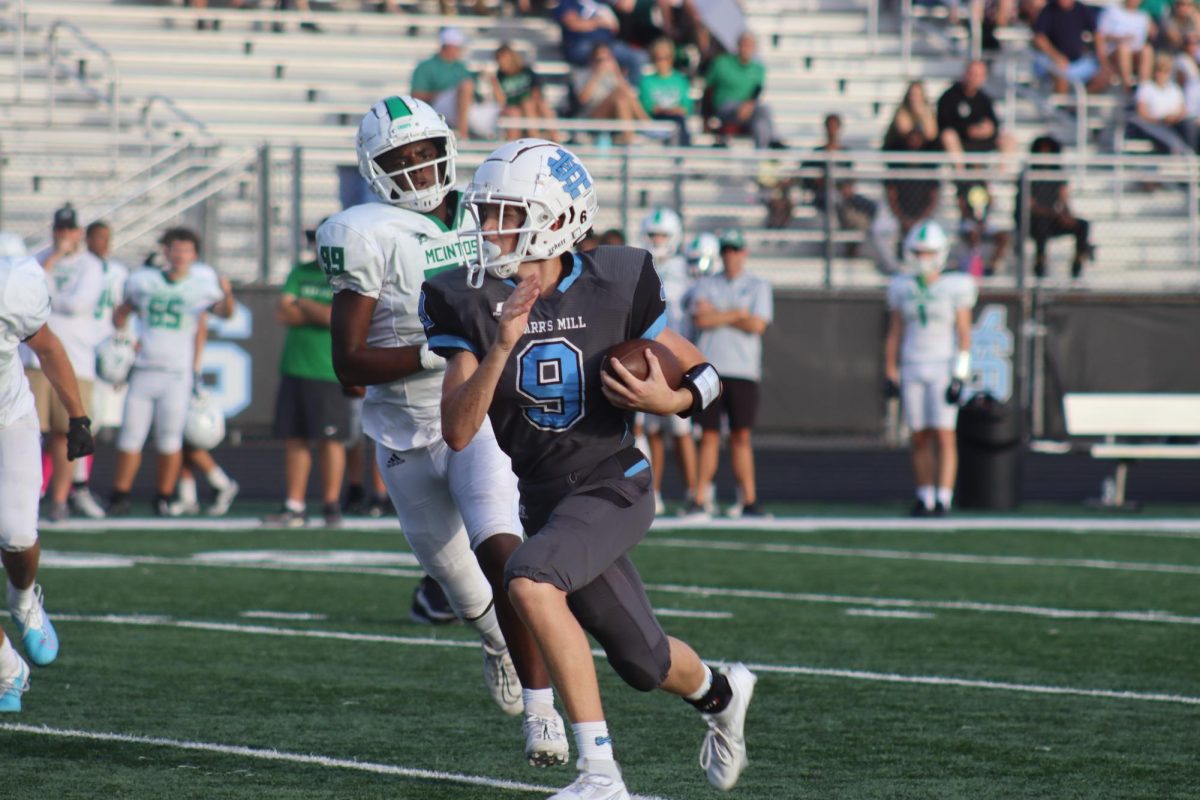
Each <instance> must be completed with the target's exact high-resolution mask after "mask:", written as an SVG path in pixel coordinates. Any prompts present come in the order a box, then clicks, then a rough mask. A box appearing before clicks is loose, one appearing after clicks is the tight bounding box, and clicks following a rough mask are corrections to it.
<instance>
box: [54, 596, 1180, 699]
mask: <svg viewBox="0 0 1200 800" xmlns="http://www.w3.org/2000/svg"><path fill="white" fill-rule="evenodd" d="M54 619H56V620H60V621H63V622H98V623H109V624H115V625H141V626H155V627H168V628H184V629H189V630H204V631H218V632H221V633H242V634H251V635H260V636H285V637H298V638H312V639H336V640H340V641H355V642H377V643H386V644H399V645H408V646H412V647H454V648H466V649H474V648H477V647H479V642H477V641H464V640H461V639H431V638H425V637H412V636H390V635H386V634H370V633H352V632H349V631H321V630H304V629H302V628H276V627H270V626H267V625H238V624H234V623H223V622H196V621H190V620H174V619H171V618H170V617H166V616H134V617H122V616H119V615H116V614H106V615H100V616H88V615H80V614H56V615H55V616H54ZM592 655H593V656H595V657H596V658H603V657H604V652H603V651H601V650H593V651H592ZM716 663H730V662H722V661H717V662H716ZM747 666H749V667H750V668H751V669H753V670H757V671H759V672H769V673H776V674H780V675H812V676H819V677H830V678H844V679H847V680H862V681H882V682H886V683H909V684H924V685H931V686H958V687H963V688H968V689H996V690H1004V691H1010V692H1026V693H1034V694H1056V695H1073V696H1079V697H1095V698H1103V699H1112V700H1135V701H1141V702H1154V703H1181V704H1184V705H1200V697H1191V696H1188V695H1174V694H1165V693H1161V692H1127V691H1113V690H1109V689H1080V688H1074V687H1070V686H1042V685H1038V684H1024V683H1004V682H1001V681H987V680H976V679H971V678H955V677H946V676H932V675H897V674H893V673H886V672H865V671H861V670H846V669H829V668H821V667H804V666H799V665H780V664H747Z"/></svg>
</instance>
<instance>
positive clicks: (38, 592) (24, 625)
mask: <svg viewBox="0 0 1200 800" xmlns="http://www.w3.org/2000/svg"><path fill="white" fill-rule="evenodd" d="M33 597H34V601H33V605H32V606H30V607H29V608H26V609H17V610H16V611H15V612H13V613H14V614H15V615H16V616H18V617H20V618H21V629H22V630H26V631H27V630H31V629H32V630H41V629H42V628H43V627H45V623H43V622H42V602H43V600H42V586H41V584H37V583H35V584H34V585H33Z"/></svg>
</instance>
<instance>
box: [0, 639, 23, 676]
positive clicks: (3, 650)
mask: <svg viewBox="0 0 1200 800" xmlns="http://www.w3.org/2000/svg"><path fill="white" fill-rule="evenodd" d="M20 670H21V657H20V656H18V655H17V651H16V650H14V649H13V646H12V640H11V639H9V638H8V637H7V636H5V637H4V642H3V643H0V675H3V676H5V677H11V676H13V675H16V674H17V673H18V672H20Z"/></svg>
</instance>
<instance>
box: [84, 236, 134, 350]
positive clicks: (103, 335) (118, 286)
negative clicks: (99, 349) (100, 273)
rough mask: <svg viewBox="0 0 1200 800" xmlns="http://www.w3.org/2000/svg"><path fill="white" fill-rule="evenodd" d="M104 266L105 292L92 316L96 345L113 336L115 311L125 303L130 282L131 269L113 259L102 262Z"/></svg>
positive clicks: (101, 294) (101, 295)
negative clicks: (126, 290)
mask: <svg viewBox="0 0 1200 800" xmlns="http://www.w3.org/2000/svg"><path fill="white" fill-rule="evenodd" d="M101 263H102V264H103V265H104V291H102V292H101V293H100V302H99V303H97V304H96V310H95V312H93V314H92V319H93V320H94V322H95V334H96V336H95V344H96V346H99V345H100V343H101V342H103V341H104V340H105V339H107V338H108V337H109V336H112V333H113V326H112V314H113V309H114V308H116V307H117V306H119V305H121V304H122V303H124V302H125V282H126V281H127V280H129V267H127V266H125V265H124V264H122V263H121V262H120V261H117V260H116V259H113V258H106V259H103V260H102V261H101Z"/></svg>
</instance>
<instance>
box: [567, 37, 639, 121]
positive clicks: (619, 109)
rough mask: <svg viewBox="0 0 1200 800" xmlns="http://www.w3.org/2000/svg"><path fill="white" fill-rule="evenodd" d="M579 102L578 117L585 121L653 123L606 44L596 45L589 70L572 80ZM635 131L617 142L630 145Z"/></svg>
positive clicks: (581, 71) (579, 72)
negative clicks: (648, 121) (607, 120)
mask: <svg viewBox="0 0 1200 800" xmlns="http://www.w3.org/2000/svg"><path fill="white" fill-rule="evenodd" d="M571 80H572V82H573V84H574V88H575V98H576V99H577V100H578V101H579V114H578V116H579V117H581V118H585V119H616V120H621V121H624V122H631V121H642V122H644V121H646V120H648V119H650V117H649V115H647V114H646V112H645V110H644V109H643V108H642V104H641V102H640V101H639V100H638V96H637V92H636V91H634V88H633V87H632V86H630V85H629V81H627V80H625V76H624V74H622V72H621V67H620V65H619V64H618V63H617V59H616V58H615V57H614V56H613V52H612V50H610V49H609V47H608V45H606V44H598V45H596V49H595V50H593V51H592V59H591V63H590V64H589V65H588V68H587V69H584V70H580V71H578V72H576V73H575V75H574V76H572V79H571ZM633 139H634V136H633V132H632V131H622V132H620V133H618V134H617V136H616V140H617V141H618V142H620V143H621V144H630V143H631V142H633Z"/></svg>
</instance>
